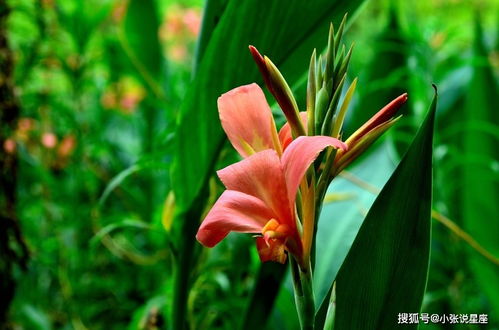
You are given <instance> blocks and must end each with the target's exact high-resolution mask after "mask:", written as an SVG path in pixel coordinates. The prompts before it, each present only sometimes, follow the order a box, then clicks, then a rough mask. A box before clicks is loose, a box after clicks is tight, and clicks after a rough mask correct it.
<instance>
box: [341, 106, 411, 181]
mask: <svg viewBox="0 0 499 330" xmlns="http://www.w3.org/2000/svg"><path fill="white" fill-rule="evenodd" d="M401 117H402V116H398V117H397V118H393V119H390V120H388V121H386V122H384V123H382V124H380V125H378V126H376V127H374V128H373V129H372V130H370V131H369V132H367V133H366V134H364V135H363V136H362V137H361V138H359V139H358V140H355V141H354V142H353V143H352V144H348V143H347V144H348V151H346V152H344V151H342V150H338V152H337V154H336V159H335V164H334V175H333V176H336V175H337V174H338V173H340V172H341V171H343V170H344V169H345V167H347V166H348V165H349V164H350V163H351V162H353V161H354V160H355V159H356V158H357V157H359V156H360V155H361V154H362V153H363V152H364V151H365V150H366V149H367V148H369V147H370V146H371V145H372V144H373V143H374V142H375V141H376V140H377V139H378V138H379V137H380V136H381V135H382V134H383V133H384V132H386V131H387V130H388V129H389V128H390V127H392V126H393V125H394V124H395V123H396V122H397V121H398V120H399V119H400V118H401Z"/></svg>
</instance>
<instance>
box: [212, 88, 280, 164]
mask: <svg viewBox="0 0 499 330" xmlns="http://www.w3.org/2000/svg"><path fill="white" fill-rule="evenodd" d="M218 111H219V114H220V121H221V122H222V127H223V129H224V131H225V133H226V134H227V136H228V138H229V140H230V142H231V143H232V145H233V146H234V148H235V149H236V150H237V151H238V152H239V153H240V154H241V156H243V157H247V156H249V155H251V154H252V153H253V152H258V151H262V150H265V149H272V148H274V144H273V140H272V134H275V135H277V132H273V131H275V125H274V119H273V117H272V112H271V110H270V107H269V105H268V103H267V100H266V99H265V94H264V93H263V91H262V89H261V88H260V87H259V86H258V85H257V84H254V83H253V84H250V85H245V86H240V87H237V88H234V89H233V90H231V91H229V92H227V93H225V94H223V95H222V96H220V97H219V98H218Z"/></svg>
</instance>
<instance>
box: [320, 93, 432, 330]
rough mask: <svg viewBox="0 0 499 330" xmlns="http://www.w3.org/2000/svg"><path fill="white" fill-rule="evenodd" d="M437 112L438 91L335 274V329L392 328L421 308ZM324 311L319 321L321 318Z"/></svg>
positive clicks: (426, 263)
mask: <svg viewBox="0 0 499 330" xmlns="http://www.w3.org/2000/svg"><path fill="white" fill-rule="evenodd" d="M435 110H436V95H435V97H434V99H433V102H432V104H431V106H430V110H429V113H428V115H427V117H426V119H425V121H424V122H423V124H422V126H421V128H420V129H419V131H418V133H417V135H416V137H415V139H414V141H413V142H412V144H411V146H410V147H409V150H408V151H407V153H406V154H405V155H404V157H403V158H402V160H401V162H400V164H399V165H398V166H397V168H396V169H395V172H394V173H393V174H392V176H391V177H390V179H389V180H388V182H387V183H386V185H385V186H384V188H383V190H382V191H381V192H380V194H379V195H378V197H377V198H376V200H375V202H374V204H373V206H372V207H371V209H370V210H369V213H368V214H367V216H366V219H365V220H364V222H363V224H362V226H361V228H360V230H359V233H358V234H357V237H356V239H355V241H354V243H353V245H352V247H351V249H350V251H349V253H348V255H347V257H346V259H345V261H344V263H343V265H342V266H341V269H340V271H339V273H338V276H337V278H336V299H337V300H336V319H335V328H336V329H392V328H394V327H396V324H397V315H398V313H402V312H406V313H411V312H413V313H417V312H419V310H420V308H421V303H422V300H423V295H424V291H425V286H426V279H427V274H428V262H429V255H430V220H431V216H430V214H431V196H432V143H433V127H434V118H435ZM325 303H326V304H327V303H328V301H327V300H326V301H325ZM323 312H324V309H321V310H320V311H319V315H318V321H321V322H323V319H324V314H323ZM321 326H322V323H320V324H319V327H318V328H320V327H321ZM408 328H411V326H410V325H408ZM412 328H414V329H415V328H416V325H414V326H413V327H412Z"/></svg>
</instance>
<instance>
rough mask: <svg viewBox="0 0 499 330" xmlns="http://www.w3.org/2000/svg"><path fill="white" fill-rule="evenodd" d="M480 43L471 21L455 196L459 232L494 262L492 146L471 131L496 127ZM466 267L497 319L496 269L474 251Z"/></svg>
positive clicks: (498, 189)
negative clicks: (469, 63) (471, 45)
mask: <svg viewBox="0 0 499 330" xmlns="http://www.w3.org/2000/svg"><path fill="white" fill-rule="evenodd" d="M482 39H483V33H482V29H481V25H480V22H479V20H478V19H477V21H476V27H475V42H474V49H473V54H474V60H475V61H474V62H475V65H474V68H473V75H472V79H471V83H470V85H469V88H468V92H467V99H466V103H465V106H464V109H463V110H464V112H463V116H462V119H463V122H464V123H465V125H466V126H467V127H469V128H470V129H467V130H464V131H463V132H462V134H461V135H460V136H456V138H460V139H461V141H462V147H463V150H462V152H461V154H460V156H459V158H460V160H461V161H462V162H461V164H460V165H461V166H460V170H461V172H462V175H463V176H462V179H463V181H462V184H461V185H459V187H458V189H457V190H456V192H457V193H458V194H459V195H460V196H461V201H462V220H463V226H464V229H465V230H466V231H467V232H468V233H469V234H470V235H471V236H472V237H474V238H475V239H476V240H477V242H478V243H479V244H481V245H482V246H483V247H485V248H486V249H487V250H488V251H490V252H491V253H492V254H493V255H495V256H499V241H498V239H497V237H498V233H499V218H498V214H499V204H498V203H497V196H499V180H498V177H499V176H498V170H497V164H498V160H499V149H498V147H497V146H498V143H497V142H498V140H497V137H496V136H494V135H491V134H488V133H487V132H486V131H483V130H477V129H473V126H475V127H476V126H482V127H487V126H492V127H497V125H499V113H498V111H497V95H498V85H497V80H496V79H495V78H494V74H493V71H492V67H491V65H490V64H489V62H488V60H487V55H488V54H487V51H486V48H485V46H484V44H483V40H482ZM478 159H479V160H481V161H477V160H478ZM469 265H470V269H471V271H472V273H473V275H474V276H475V278H476V281H477V284H478V285H479V287H480V288H481V290H483V292H484V293H485V294H486V296H487V297H488V299H489V301H490V303H491V305H492V306H491V307H492V311H493V312H494V313H495V314H498V313H499V295H498V292H499V280H498V279H499V267H498V266H497V265H495V264H493V263H491V262H490V261H488V260H486V259H485V258H483V257H482V256H480V255H477V254H476V253H475V252H474V251H469Z"/></svg>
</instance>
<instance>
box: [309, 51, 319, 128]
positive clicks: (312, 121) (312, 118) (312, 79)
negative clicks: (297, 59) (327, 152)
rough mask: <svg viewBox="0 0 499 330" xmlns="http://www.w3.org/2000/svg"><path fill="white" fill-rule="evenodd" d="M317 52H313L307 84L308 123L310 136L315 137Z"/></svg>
mask: <svg viewBox="0 0 499 330" xmlns="http://www.w3.org/2000/svg"><path fill="white" fill-rule="evenodd" d="M316 61H317V58H316V52H315V49H314V51H313V52H312V57H311V58H310V66H309V69H308V83H307V119H308V120H307V123H308V129H307V133H308V135H315V97H316V94H317V86H316V84H315V83H316V70H315V64H316Z"/></svg>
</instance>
